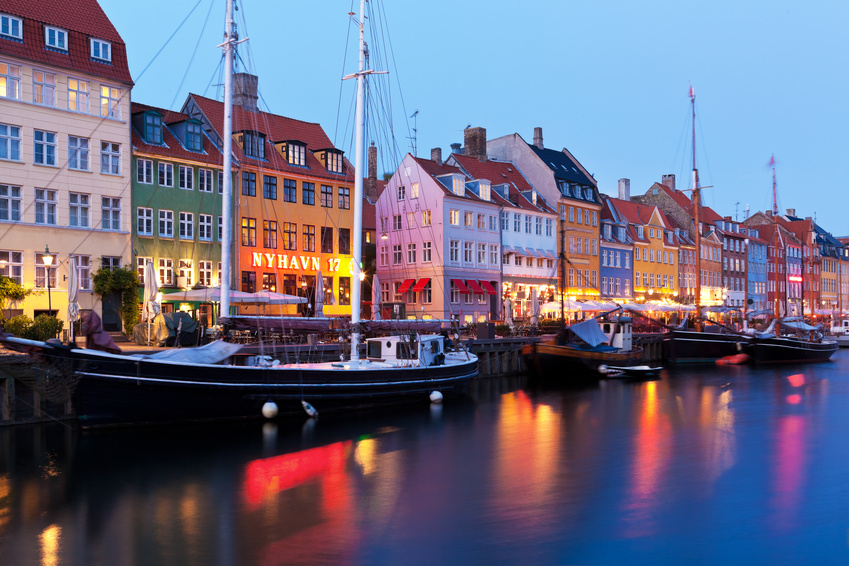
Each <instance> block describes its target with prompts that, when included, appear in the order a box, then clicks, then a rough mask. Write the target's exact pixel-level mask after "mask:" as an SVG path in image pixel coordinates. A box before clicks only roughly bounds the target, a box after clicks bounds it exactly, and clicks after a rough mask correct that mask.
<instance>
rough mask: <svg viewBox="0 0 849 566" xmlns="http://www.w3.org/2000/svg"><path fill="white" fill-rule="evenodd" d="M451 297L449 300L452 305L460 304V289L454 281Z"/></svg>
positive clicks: (452, 282)
mask: <svg viewBox="0 0 849 566" xmlns="http://www.w3.org/2000/svg"><path fill="white" fill-rule="evenodd" d="M450 295H451V298H450V299H449V300H450V301H451V302H452V303H459V302H460V289H459V288H458V287H457V285H455V284H454V281H453V280H452V281H451V288H450Z"/></svg>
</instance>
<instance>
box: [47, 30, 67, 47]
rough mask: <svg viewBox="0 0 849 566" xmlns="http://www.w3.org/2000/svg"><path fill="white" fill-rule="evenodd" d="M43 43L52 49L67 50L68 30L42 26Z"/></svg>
mask: <svg viewBox="0 0 849 566" xmlns="http://www.w3.org/2000/svg"><path fill="white" fill-rule="evenodd" d="M44 44H45V45H46V46H47V47H51V48H53V49H58V50H60V51H67V50H68V32H67V31H65V30H63V29H59V28H54V27H52V26H44Z"/></svg>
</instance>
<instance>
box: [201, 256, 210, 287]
mask: <svg viewBox="0 0 849 566" xmlns="http://www.w3.org/2000/svg"><path fill="white" fill-rule="evenodd" d="M198 285H203V286H204V287H212V262H211V261H206V260H201V261H198Z"/></svg>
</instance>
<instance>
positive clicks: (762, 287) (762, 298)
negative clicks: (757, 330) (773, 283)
mask: <svg viewBox="0 0 849 566" xmlns="http://www.w3.org/2000/svg"><path fill="white" fill-rule="evenodd" d="M742 229H744V230H745V231H746V233H747V237H748V246H747V248H748V253H747V263H748V266H747V270H746V277H747V285H746V299H747V301H746V303H747V304H746V310H747V311H759V310H764V309H771V308H772V305H770V304H769V303H768V302H767V294H766V288H767V270H768V269H769V265H768V263H769V259H768V257H767V242H766V240H762V239H761V238H760V234H759V231H758V228H757V227H756V226H751V227H748V228H742ZM748 301H752V302H751V304H749V303H748Z"/></svg>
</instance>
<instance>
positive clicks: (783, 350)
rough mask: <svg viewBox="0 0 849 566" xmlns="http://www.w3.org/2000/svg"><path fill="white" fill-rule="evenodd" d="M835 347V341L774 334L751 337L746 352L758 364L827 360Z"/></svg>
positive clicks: (834, 350) (835, 349)
mask: <svg viewBox="0 0 849 566" xmlns="http://www.w3.org/2000/svg"><path fill="white" fill-rule="evenodd" d="M837 348H838V346H837V342H835V341H830V340H829V341H822V342H810V341H807V340H798V339H796V338H791V337H784V336H775V337H771V338H756V339H753V340H752V341H751V343H750V344H749V345H748V346H747V349H746V353H747V354H749V357H750V358H751V359H752V361H753V362H755V363H758V364H775V363H806V362H827V361H828V360H829V359H831V356H833V355H834V353H835V352H836V351H837Z"/></svg>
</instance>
